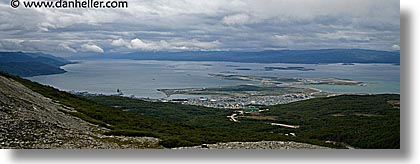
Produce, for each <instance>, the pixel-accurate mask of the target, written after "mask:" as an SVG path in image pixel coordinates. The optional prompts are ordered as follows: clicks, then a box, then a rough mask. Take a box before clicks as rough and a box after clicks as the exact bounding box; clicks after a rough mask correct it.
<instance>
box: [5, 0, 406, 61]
mask: <svg viewBox="0 0 420 164" xmlns="http://www.w3.org/2000/svg"><path fill="white" fill-rule="evenodd" d="M9 2H10V1H9V0H0V15H1V19H0V50H17V51H19V50H21V51H42V52H46V53H53V54H57V55H72V54H75V53H79V52H86V51H89V52H97V53H102V52H104V53H107V52H113V53H115V52H132V51H149V50H153V51H156V50H265V49H320V48H366V49H378V50H396V49H399V46H398V45H399V44H400V32H399V30H400V24H399V22H400V21H399V19H400V15H399V13H400V8H399V1H398V0H369V1H366V0H341V1H337V0H300V1H296V0H233V1H232V0H212V1H205V0H176V1H166V0H142V1H129V8H128V9H25V8H18V9H12V8H11V7H10V6H9ZM99 45H100V46H99ZM397 46H398V47H397ZM101 50H102V51H101Z"/></svg>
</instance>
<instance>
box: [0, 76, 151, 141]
mask: <svg viewBox="0 0 420 164" xmlns="http://www.w3.org/2000/svg"><path fill="white" fill-rule="evenodd" d="M62 111H66V112H77V111H75V110H74V109H72V108H70V107H67V106H64V105H62V104H59V103H57V102H53V101H52V100H51V99H49V98H46V97H44V96H42V95H40V94H38V93H35V92H33V91H32V90H30V89H28V88H27V87H25V86H23V85H22V84H20V83H18V82H16V81H14V80H11V79H8V78H5V77H3V76H0V148H98V149H99V148H100V149H109V148H159V145H158V142H159V140H158V139H156V138H151V137H118V136H104V135H101V133H102V132H105V131H107V130H108V129H105V128H101V127H98V126H96V125H93V124H91V123H88V122H86V121H83V120H81V119H79V118H77V117H73V116H71V115H69V114H65V113H63V112H62Z"/></svg>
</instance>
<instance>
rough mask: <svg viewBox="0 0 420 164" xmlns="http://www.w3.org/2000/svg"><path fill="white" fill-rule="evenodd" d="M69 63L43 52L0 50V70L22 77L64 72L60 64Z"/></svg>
mask: <svg viewBox="0 0 420 164" xmlns="http://www.w3.org/2000/svg"><path fill="white" fill-rule="evenodd" d="M70 63H71V62H70V61H68V60H66V59H63V58H60V57H56V56H53V55H48V54H43V53H24V52H0V71H3V72H7V73H10V74H14V75H18V76H23V77H29V76H37V75H49V74H58V73H64V72H66V71H65V70H64V69H61V68H60V66H63V65H66V64H70Z"/></svg>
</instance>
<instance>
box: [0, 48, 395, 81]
mask: <svg viewBox="0 0 420 164" xmlns="http://www.w3.org/2000/svg"><path fill="white" fill-rule="evenodd" d="M71 59H134V60H167V61H225V62H243V63H296V64H297V63H299V64H319V63H390V64H400V52H399V51H376V50H364V49H323V50H275V51H274V50H273V51H260V52H239V51H183V52H165V51H159V52H151V51H145V52H134V53H128V54H104V55H95V56H78V57H73V58H71ZM70 63H71V62H70V61H68V60H66V59H64V58H60V57H56V56H53V55H48V54H43V53H25V52H0V71H4V72H7V73H10V74H14V75H18V76H23V77H28V76H37V75H49V74H58V73H64V72H66V71H65V70H63V69H61V68H60V66H63V65H66V64H70Z"/></svg>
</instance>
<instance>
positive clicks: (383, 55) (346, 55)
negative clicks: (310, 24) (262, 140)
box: [90, 49, 400, 64]
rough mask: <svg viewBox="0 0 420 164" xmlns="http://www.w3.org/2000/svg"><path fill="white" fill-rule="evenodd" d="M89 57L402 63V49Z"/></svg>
mask: <svg viewBox="0 0 420 164" xmlns="http://www.w3.org/2000/svg"><path fill="white" fill-rule="evenodd" d="M90 58H113V59H135V60H169V61H226V62H244V63H300V64H318V63H392V64H399V63H400V52H399V51H376V50H364V49H322V50H272V51H260V52H238V51H185V52H150V51H149V52H134V53H128V54H106V55H100V56H94V57H90Z"/></svg>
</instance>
